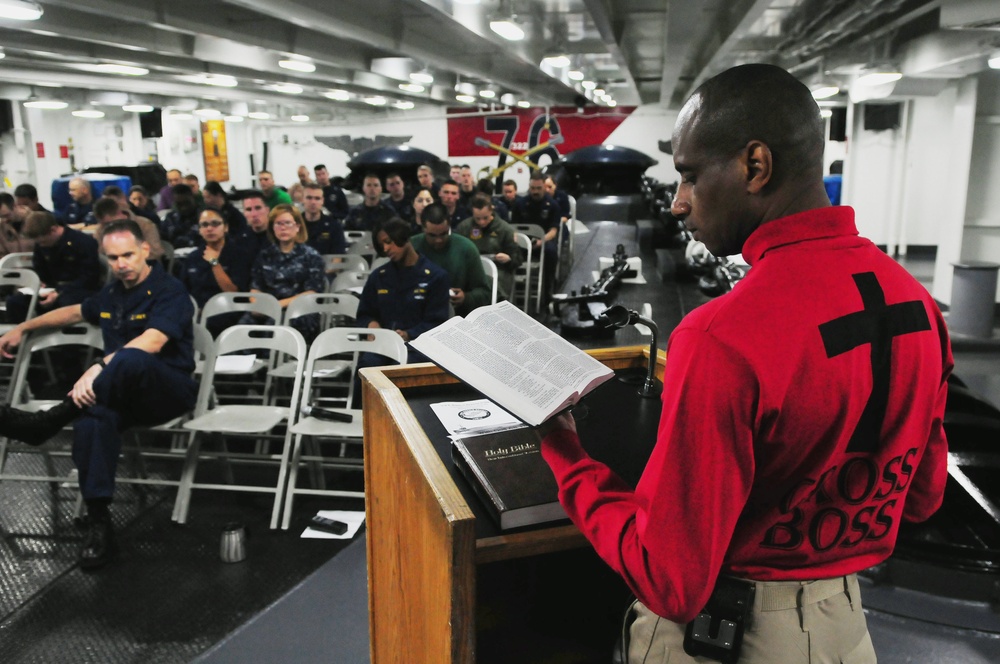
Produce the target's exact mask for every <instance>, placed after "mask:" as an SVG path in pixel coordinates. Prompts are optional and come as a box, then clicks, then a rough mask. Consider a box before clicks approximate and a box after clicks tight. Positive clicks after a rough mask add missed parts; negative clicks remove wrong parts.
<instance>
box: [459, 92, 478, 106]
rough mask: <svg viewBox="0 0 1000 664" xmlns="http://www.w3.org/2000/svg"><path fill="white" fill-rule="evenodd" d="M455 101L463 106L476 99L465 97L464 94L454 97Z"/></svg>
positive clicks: (470, 96)
mask: <svg viewBox="0 0 1000 664" xmlns="http://www.w3.org/2000/svg"><path fill="white" fill-rule="evenodd" d="M455 99H457V100H458V101H460V102H462V103H464V104H471V103H473V102H475V101H476V98H475V97H473V96H472V95H465V94H462V95H455Z"/></svg>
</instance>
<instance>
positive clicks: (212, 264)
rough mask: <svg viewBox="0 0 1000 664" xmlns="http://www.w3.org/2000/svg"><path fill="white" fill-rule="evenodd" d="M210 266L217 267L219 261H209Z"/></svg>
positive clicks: (215, 259) (214, 259)
mask: <svg viewBox="0 0 1000 664" xmlns="http://www.w3.org/2000/svg"><path fill="white" fill-rule="evenodd" d="M208 264H209V265H211V266H212V267H215V266H216V265H218V264H219V259H218V258H213V259H212V260H210V261H208Z"/></svg>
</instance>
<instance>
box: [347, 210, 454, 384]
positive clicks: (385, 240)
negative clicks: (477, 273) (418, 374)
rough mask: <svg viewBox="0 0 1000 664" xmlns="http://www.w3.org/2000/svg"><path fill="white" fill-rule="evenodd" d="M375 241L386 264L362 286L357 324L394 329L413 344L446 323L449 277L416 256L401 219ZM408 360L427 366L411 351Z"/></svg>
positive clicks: (359, 325) (389, 225)
mask: <svg viewBox="0 0 1000 664" xmlns="http://www.w3.org/2000/svg"><path fill="white" fill-rule="evenodd" d="M376 239H377V242H378V245H379V246H380V247H381V248H382V250H383V251H384V252H385V255H386V256H388V257H389V262H388V263H387V264H385V265H383V266H381V267H379V268H378V269H376V270H375V271H374V272H372V273H371V275H370V276H369V277H368V281H367V282H365V287H364V290H362V292H361V301H360V302H359V304H358V315H357V318H356V321H357V325H358V327H383V328H387V329H390V330H395V331H396V332H397V333H398V334H399V336H401V337H402V338H403V341H411V340H412V339H416V338H417V337H418V336H420V335H421V334H422V333H424V332H426V331H427V330H430V329H431V328H434V327H437V326H438V325H440V324H441V323H443V322H444V321H446V320H447V319H448V315H449V310H448V299H449V297H448V287H449V284H448V273H447V272H445V271H444V270H443V269H441V268H440V267H438V266H437V265H435V264H434V263H432V262H431V261H430V260H428V259H427V258H425V257H423V256H421V255H420V254H418V253H417V251H416V249H414V248H413V245H412V244H411V243H410V225H409V224H408V223H406V222H405V221H403V220H402V219H399V218H394V219H390V220H389V221H387V222H386V223H385V224H384V225H383V227H382V229H381V230H380V231H379V234H378V236H377V238H376ZM409 355H410V361H413V362H420V361H426V358H424V357H423V355H422V354H421V353H418V352H417V351H415V350H413V349H412V348H411V349H410V350H409ZM359 366H360V365H359Z"/></svg>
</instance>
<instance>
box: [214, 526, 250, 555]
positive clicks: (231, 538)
mask: <svg viewBox="0 0 1000 664" xmlns="http://www.w3.org/2000/svg"><path fill="white" fill-rule="evenodd" d="M219 557H220V558H221V559H222V562H224V563H238V562H240V561H242V560H245V559H246V557H247V529H246V528H245V527H244V526H243V524H242V523H238V522H236V521H234V522H232V523H228V524H226V527H225V528H223V529H222V541H221V542H220V544H219Z"/></svg>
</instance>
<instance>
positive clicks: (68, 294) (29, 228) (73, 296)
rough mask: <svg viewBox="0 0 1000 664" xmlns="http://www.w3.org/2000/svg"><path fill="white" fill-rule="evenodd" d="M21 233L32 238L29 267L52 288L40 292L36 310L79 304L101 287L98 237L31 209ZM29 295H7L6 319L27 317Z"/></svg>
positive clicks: (12, 320)
mask: <svg viewBox="0 0 1000 664" xmlns="http://www.w3.org/2000/svg"><path fill="white" fill-rule="evenodd" d="M24 235H25V237H27V238H28V239H30V240H34V241H35V249H34V252H33V254H32V256H31V266H32V268H33V269H34V270H35V272H37V273H38V277H39V278H40V279H41V281H42V285H43V286H46V287H48V288H52V289H54V290H52V291H50V292H47V293H46V294H45V295H44V296H42V295H40V296H39V298H38V304H37V305H36V313H39V314H40V313H45V312H47V311H51V310H53V309H58V308H59V307H65V306H67V305H70V304H79V303H80V302H83V301H84V300H85V299H86V298H88V297H89V296H91V295H93V294H94V293H96V292H97V291H98V290H99V289H100V288H101V275H102V272H103V271H102V270H101V264H100V262H99V260H98V258H97V240H95V239H94V238H92V237H91V236H89V235H87V234H86V233H81V232H80V231H77V230H73V229H72V228H67V227H66V226H61V225H59V222H58V221H57V220H56V218H55V217H54V216H53V215H52V213H51V212H32V213H30V214H29V215H28V218H27V219H25V221H24ZM30 304H31V296H29V295H25V294H24V293H14V294H13V295H11V296H10V297H9V298H7V321H8V322H9V323H20V322H21V321H23V320H24V319H26V318H27V317H28V307H29V306H30Z"/></svg>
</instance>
